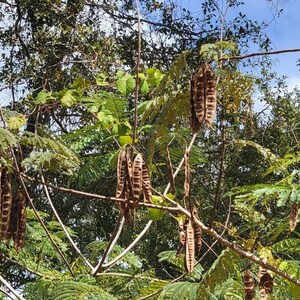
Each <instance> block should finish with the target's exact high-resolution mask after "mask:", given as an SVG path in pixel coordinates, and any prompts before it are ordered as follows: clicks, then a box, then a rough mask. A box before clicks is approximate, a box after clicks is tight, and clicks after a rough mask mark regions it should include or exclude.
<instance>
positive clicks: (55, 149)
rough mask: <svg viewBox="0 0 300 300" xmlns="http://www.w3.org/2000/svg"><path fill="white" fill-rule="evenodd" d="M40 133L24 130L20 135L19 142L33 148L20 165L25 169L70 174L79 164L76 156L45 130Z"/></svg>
mask: <svg viewBox="0 0 300 300" xmlns="http://www.w3.org/2000/svg"><path fill="white" fill-rule="evenodd" d="M42 134H43V135H42V136H41V135H35V134H32V133H30V132H24V134H23V135H22V136H21V139H20V143H21V144H22V145H24V146H26V147H32V148H33V151H32V152H31V153H30V155H29V157H28V158H26V159H24V160H23V161H22V166H23V167H24V168H25V169H33V170H40V169H45V170H52V171H56V172H63V173H65V174H68V175H71V174H72V173H73V171H74V169H75V168H77V167H78V165H79V159H78V157H77V156H76V155H75V153H74V152H73V151H72V150H70V149H69V148H68V147H67V146H66V145H64V144H63V142H62V141H60V140H59V139H58V138H53V137H51V136H50V135H49V134H46V133H45V132H42Z"/></svg>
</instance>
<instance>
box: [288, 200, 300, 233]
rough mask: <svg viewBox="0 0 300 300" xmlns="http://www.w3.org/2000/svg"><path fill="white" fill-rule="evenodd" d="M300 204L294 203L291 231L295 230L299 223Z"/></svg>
mask: <svg viewBox="0 0 300 300" xmlns="http://www.w3.org/2000/svg"><path fill="white" fill-rule="evenodd" d="M298 214H299V204H293V205H292V208H291V213H290V231H291V232H292V231H294V230H295V228H296V226H297V223H298Z"/></svg>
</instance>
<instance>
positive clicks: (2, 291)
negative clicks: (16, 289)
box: [0, 288, 14, 300]
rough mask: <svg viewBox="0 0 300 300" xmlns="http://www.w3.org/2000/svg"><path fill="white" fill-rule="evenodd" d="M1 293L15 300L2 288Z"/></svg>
mask: <svg viewBox="0 0 300 300" xmlns="http://www.w3.org/2000/svg"><path fill="white" fill-rule="evenodd" d="M0 292H1V293H3V294H4V295H5V296H7V297H8V298H9V299H12V300H14V298H13V297H12V296H11V295H10V294H9V293H8V292H7V291H6V290H4V289H2V288H0Z"/></svg>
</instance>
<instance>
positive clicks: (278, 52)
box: [218, 48, 300, 61]
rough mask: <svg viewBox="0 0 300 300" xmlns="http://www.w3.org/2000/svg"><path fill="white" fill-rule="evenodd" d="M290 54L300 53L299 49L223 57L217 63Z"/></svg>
mask: <svg viewBox="0 0 300 300" xmlns="http://www.w3.org/2000/svg"><path fill="white" fill-rule="evenodd" d="M291 52H300V48H295V49H283V50H277V51H269V52H254V53H249V54H245V55H240V56H229V57H223V58H219V59H218V61H228V60H241V59H245V58H249V57H254V56H264V55H275V54H282V53H291Z"/></svg>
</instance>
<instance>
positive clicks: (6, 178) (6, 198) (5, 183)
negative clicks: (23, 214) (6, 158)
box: [0, 167, 12, 239]
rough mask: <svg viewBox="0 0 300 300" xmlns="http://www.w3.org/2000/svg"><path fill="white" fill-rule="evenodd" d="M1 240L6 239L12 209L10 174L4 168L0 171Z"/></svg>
mask: <svg viewBox="0 0 300 300" xmlns="http://www.w3.org/2000/svg"><path fill="white" fill-rule="evenodd" d="M1 192H2V193H1V228H0V236H1V239H7V238H8V230H9V222H10V214H11V208H12V190H11V183H10V173H9V171H8V169H7V168H6V167H4V168H2V170H1Z"/></svg>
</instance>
